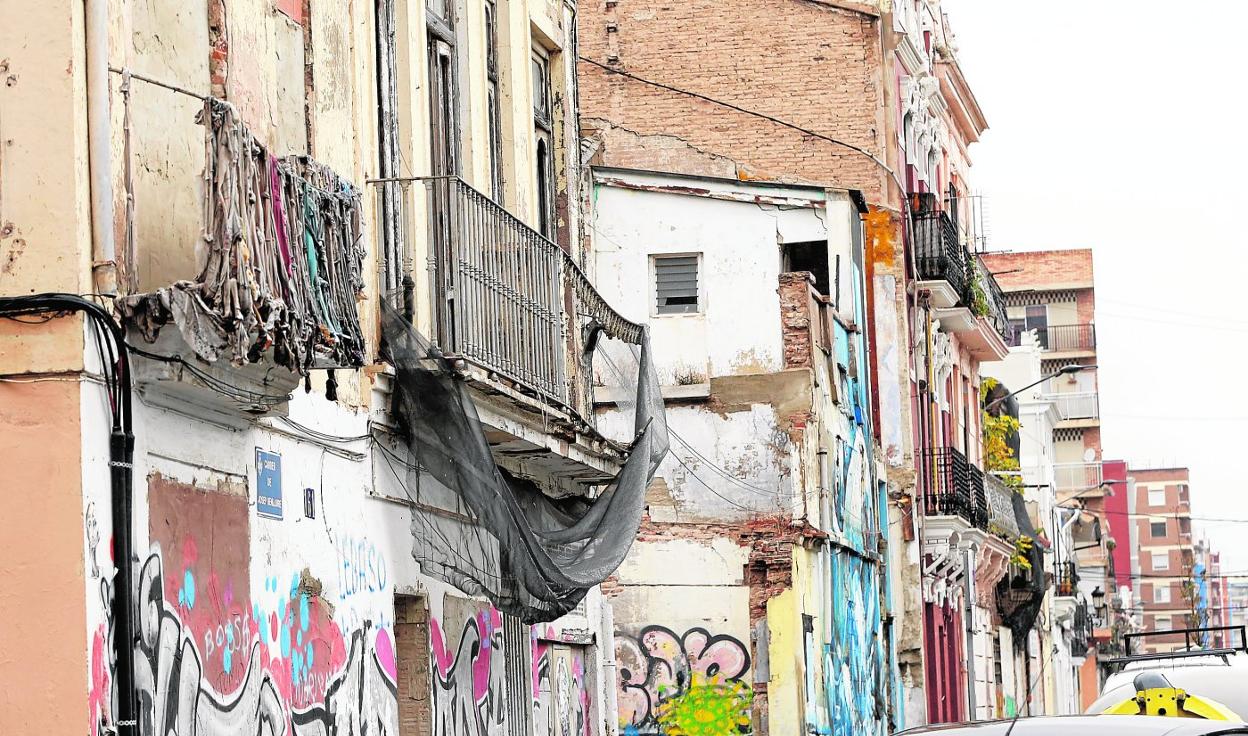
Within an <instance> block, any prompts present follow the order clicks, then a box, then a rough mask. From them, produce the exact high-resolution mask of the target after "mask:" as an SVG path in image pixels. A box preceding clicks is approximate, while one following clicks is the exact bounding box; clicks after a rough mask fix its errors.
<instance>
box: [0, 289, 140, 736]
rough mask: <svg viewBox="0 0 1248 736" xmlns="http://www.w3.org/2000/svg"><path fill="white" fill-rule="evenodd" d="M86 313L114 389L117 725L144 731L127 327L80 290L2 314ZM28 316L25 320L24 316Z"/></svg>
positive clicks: (20, 302)
mask: <svg viewBox="0 0 1248 736" xmlns="http://www.w3.org/2000/svg"><path fill="white" fill-rule="evenodd" d="M70 313H82V314H83V316H84V317H85V318H86V319H87V320H88V321H90V322H91V324H92V328H93V329H95V330H96V335H95V337H96V340H95V342H96V350H97V352H98V353H99V358H100V363H101V369H102V371H103V374H104V381H105V384H106V390H108V391H109V393H110V401H109V414H110V425H111V426H110V433H109V461H108V468H109V482H110V496H111V507H112V508H111V510H112V518H113V550H114V555H115V564H116V569H117V572H116V575H115V579H114V583H113V586H112V592H113V601H112V605H111V609H110V610H111V614H112V618H113V627H114V631H115V633H114V635H113V636H112V649H113V652H112V655H113V682H114V683H115V690H114V693H115V695H116V698H117V701H116V702H117V710H116V713H115V714H114V718H113V725H114V726H115V727H116V728H117V730H118V732H119V733H124V734H135V733H137V732H138V720H137V717H138V712H139V711H138V697H137V696H138V690H137V687H136V686H135V678H134V646H135V644H136V643H137V641H138V632H137V627H136V626H135V622H134V611H135V609H136V608H137V606H135V605H134V601H133V590H134V563H135V555H134V551H133V538H132V531H133V530H132V525H133V523H134V514H133V473H134V431H133V419H134V414H133V404H132V398H131V394H132V385H131V371H130V356H129V352H128V351H127V350H125V347H124V346H125V330H124V329H123V328H122V326H121V325H120V324H119V323H118V322H117V321H116V320H115V319H114V318H113V316H112V315H111V314H110V313H109V312H108V311H107V310H106V309H105V308H104V307H103V306H101V305H99V304H97V303H95V302H93V301H90V300H88V299H84V298H83V297H81V296H79V295H77V294H65V293H44V294H32V295H27V296H16V297H0V315H4V316H6V317H12V316H15V315H16V316H30V315H41V316H47V315H57V316H59V315H63V314H70ZM18 321H25V320H20V319H19V320H18Z"/></svg>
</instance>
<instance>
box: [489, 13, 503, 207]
mask: <svg viewBox="0 0 1248 736" xmlns="http://www.w3.org/2000/svg"><path fill="white" fill-rule="evenodd" d="M485 43H486V47H485V105H486V114H487V115H488V116H489V121H488V122H489V126H490V189H491V192H490V193H491V194H493V195H494V201H495V202H497V203H498V204H502V203H503V143H502V137H503V124H502V114H501V111H500V110H499V92H498V7H497V6H495V4H494V3H493V2H490V1H489V0H487V2H486V3H485Z"/></svg>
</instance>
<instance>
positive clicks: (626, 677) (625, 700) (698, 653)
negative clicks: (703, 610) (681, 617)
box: [615, 626, 750, 726]
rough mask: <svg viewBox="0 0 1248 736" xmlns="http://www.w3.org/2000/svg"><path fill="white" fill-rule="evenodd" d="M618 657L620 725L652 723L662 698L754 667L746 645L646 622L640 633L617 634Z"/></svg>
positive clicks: (698, 630)
mask: <svg viewBox="0 0 1248 736" xmlns="http://www.w3.org/2000/svg"><path fill="white" fill-rule="evenodd" d="M615 659H616V671H617V673H618V686H619V696H618V703H619V716H620V723H621V724H624V725H634V726H641V725H643V724H647V723H649V722H650V721H651V720H652V718H653V710H654V707H655V706H657V705H658V704H659V702H660V701H661V700H666V699H668V698H672V697H676V696H678V695H681V694H683V693H685V692H687V691H688V689H689V687H690V686H691V685H693V684H695V683H696V684H713V683H723V682H727V681H730V680H739V679H740V678H741V677H742V676H743V675H745V673H746V672H747V671H748V670H749V668H750V655H749V653H748V651H747V649H746V647H745V645H744V644H742V643H741V642H740V641H738V640H737V639H735V638H733V637H731V636H727V635H723V634H719V635H712V634H711V633H710V632H709V631H707V630H706V629H702V628H693V629H689V630H688V631H686V632H685V633H684V635H683V636H677V634H676V633H675V632H674V631H672V630H671V629H668V628H666V627H663V626H647V627H645V628H644V629H642V630H641V633H640V634H639V635H638V636H636V637H633V636H628V635H626V634H616V636H615Z"/></svg>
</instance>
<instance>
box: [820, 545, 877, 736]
mask: <svg viewBox="0 0 1248 736" xmlns="http://www.w3.org/2000/svg"><path fill="white" fill-rule="evenodd" d="M831 573H832V574H831V577H832V641H831V642H830V643H829V644H828V645H827V647H826V648H825V650H824V671H825V680H824V686H825V688H826V694H827V699H828V709H829V718H830V720H831V731H832V733H837V734H842V733H844V734H850V733H852V734H883V733H884V732H885V730H886V725H885V723H884V720H885V714H884V697H885V687H884V678H885V677H886V675H885V673H886V672H887V669H886V667H885V662H886V655H885V652H884V642H883V640H882V638H881V637H880V635H879V622H880V590H879V588H878V586H877V583H876V578H877V570H876V565H875V564H874V563H873V562H870V561H866V560H863V559H861V558H858V557H855V556H852V555H850V554H847V553H843V552H835V553H833V555H832V571H831Z"/></svg>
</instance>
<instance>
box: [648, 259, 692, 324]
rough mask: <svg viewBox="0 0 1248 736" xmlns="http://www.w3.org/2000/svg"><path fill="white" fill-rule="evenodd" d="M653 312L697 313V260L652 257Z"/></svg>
mask: <svg viewBox="0 0 1248 736" xmlns="http://www.w3.org/2000/svg"><path fill="white" fill-rule="evenodd" d="M654 293H655V312H656V313H657V314H693V313H695V312H697V311H698V257H697V256H696V255H694V256H656V257H655V259H654Z"/></svg>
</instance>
